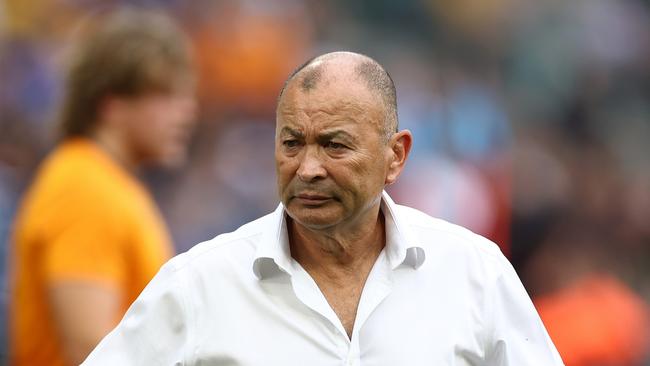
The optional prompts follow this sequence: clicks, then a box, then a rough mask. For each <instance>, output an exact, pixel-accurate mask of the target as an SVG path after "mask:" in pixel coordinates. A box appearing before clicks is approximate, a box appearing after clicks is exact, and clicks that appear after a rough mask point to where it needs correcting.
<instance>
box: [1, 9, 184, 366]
mask: <svg viewBox="0 0 650 366" xmlns="http://www.w3.org/2000/svg"><path fill="white" fill-rule="evenodd" d="M92 27H93V28H92V30H90V31H89V33H87V34H86V33H84V34H85V35H86V36H85V38H84V39H83V41H81V42H80V44H79V47H78V49H76V52H75V53H74V54H73V56H72V63H71V67H70V70H69V73H68V75H67V84H66V94H65V99H64V103H63V108H62V116H61V130H62V135H63V138H62V140H61V142H60V143H59V144H58V146H57V147H56V148H55V149H54V150H53V151H52V152H51V153H50V154H49V156H48V157H47V158H46V159H45V161H44V162H43V164H42V166H41V167H40V168H39V170H38V172H37V174H36V178H35V180H34V182H33V184H32V185H31V187H30V188H29V190H28V191H27V193H26V196H25V198H24V200H23V202H22V205H21V207H20V211H19V214H18V217H17V222H16V226H15V236H14V244H15V248H14V249H13V251H12V252H13V259H12V261H11V263H12V265H13V268H12V269H13V271H12V274H11V279H12V284H11V296H12V298H11V304H10V319H11V326H10V343H11V345H10V357H11V364H12V365H17V366H21V365H54V366H59V365H78V364H79V363H81V362H82V361H83V360H84V359H85V358H86V356H87V355H88V353H90V351H92V349H93V348H94V347H95V346H96V345H97V343H98V342H99V341H100V340H101V339H102V338H103V337H104V336H105V335H106V334H107V333H108V332H109V331H110V330H111V329H112V328H113V327H115V325H116V324H117V323H118V322H119V319H120V318H121V317H122V315H123V314H124V312H125V311H126V309H127V308H128V307H129V305H130V304H131V303H132V302H133V301H134V300H135V299H136V298H137V296H138V294H139V293H140V292H141V290H142V289H143V288H144V287H145V286H146V284H147V283H148V282H149V281H150V280H151V278H152V277H153V276H154V275H155V274H156V272H157V271H158V270H159V269H160V266H161V265H162V264H163V263H164V262H165V261H166V260H168V259H169V258H170V257H171V254H172V246H171V243H170V240H169V235H168V233H167V230H166V228H165V226H164V223H163V220H162V218H161V216H160V214H159V212H158V209H157V208H156V206H155V203H154V201H153V199H152V197H151V196H150V194H149V193H148V192H147V190H146V188H145V186H144V185H143V184H142V183H141V182H140V181H139V180H138V178H137V177H136V176H135V174H136V171H137V169H138V168H140V167H142V166H144V165H148V164H163V165H168V166H173V165H176V164H179V163H181V162H182V161H183V160H184V158H185V150H186V145H187V142H188V137H189V133H190V129H191V127H192V125H193V123H194V122H193V118H194V111H195V101H194V96H193V88H194V86H193V85H194V75H193V68H192V66H191V57H190V50H189V43H188V41H187V40H186V38H185V36H184V35H183V34H182V33H181V32H180V30H179V29H178V28H177V27H176V26H175V25H174V24H173V23H172V22H171V21H170V20H169V19H168V18H166V17H165V16H164V15H162V14H157V13H146V12H143V11H138V10H133V9H125V10H120V11H116V12H114V13H111V14H108V15H106V16H105V18H103V19H102V20H96V21H95V22H94V23H93V25H92Z"/></svg>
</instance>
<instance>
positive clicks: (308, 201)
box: [295, 193, 332, 206]
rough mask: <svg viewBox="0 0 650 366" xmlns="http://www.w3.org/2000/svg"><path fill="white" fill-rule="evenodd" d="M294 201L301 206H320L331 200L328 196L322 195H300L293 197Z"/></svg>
mask: <svg viewBox="0 0 650 366" xmlns="http://www.w3.org/2000/svg"><path fill="white" fill-rule="evenodd" d="M295 199H297V200H298V202H300V203H302V204H303V205H307V206H317V205H321V204H323V203H325V202H327V201H329V200H331V199H332V197H330V196H325V195H322V194H312V193H301V194H297V195H296V196H295Z"/></svg>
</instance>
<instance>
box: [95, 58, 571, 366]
mask: <svg viewBox="0 0 650 366" xmlns="http://www.w3.org/2000/svg"><path fill="white" fill-rule="evenodd" d="M396 105H397V104H396V93H395V86H394V84H393V82H392V79H391V78H390V76H389V75H388V73H387V72H386V71H385V70H384V68H383V67H382V66H381V65H379V64H378V63H377V62H376V61H374V60H372V59H370V58H368V57H366V56H363V55H360V54H355V53H350V52H335V53H330V54H326V55H323V56H319V57H317V58H315V59H312V60H310V61H308V62H307V63H305V64H304V65H303V66H301V67H300V68H298V70H297V71H296V72H294V73H293V74H292V75H291V76H290V77H289V78H288V80H287V81H286V83H285V87H284V88H283V90H282V91H281V92H280V97H279V100H278V106H277V112H276V136H275V161H276V172H277V178H278V179H277V183H278V192H279V195H280V197H281V204H279V205H278V207H277V209H276V210H275V212H273V213H271V214H269V215H267V216H265V217H262V218H260V219H258V220H256V221H253V222H250V223H248V224H246V225H244V226H242V227H240V228H239V229H238V230H236V231H235V232H232V233H229V234H224V235H220V236H218V237H216V238H215V239H213V240H210V241H207V242H204V243H202V244H199V245H197V246H195V247H194V248H192V249H191V250H190V251H189V252H186V253H184V254H181V255H179V256H178V257H176V258H174V259H172V260H171V261H170V262H168V263H167V264H166V265H165V266H164V267H163V269H161V271H160V272H159V273H158V274H157V275H156V277H155V278H154V279H153V280H152V281H151V283H150V284H149V285H148V286H147V288H145V290H144V291H143V292H142V294H141V295H140V297H139V298H138V300H136V301H135V303H134V304H133V306H132V307H131V308H130V310H129V311H128V312H127V314H126V315H125V317H124V318H123V320H122V322H121V323H120V324H119V325H118V326H117V327H116V328H115V329H114V330H113V331H112V332H111V333H109V335H108V336H107V337H106V338H105V339H104V340H103V341H102V342H101V343H100V344H99V345H98V346H97V348H96V349H95V350H94V351H93V352H92V353H91V354H90V356H89V357H88V359H87V360H86V361H85V362H84V365H146V364H159V365H172V364H183V365H199V364H201V365H202V364H210V365H334V364H345V365H360V364H363V365H371V364H372V365H377V364H382V365H424V364H427V365H452V364H453V365H495V366H496V365H540V366H541V365H544V366H550V365H562V361H561V359H560V358H559V356H558V354H557V352H556V351H555V348H554V346H553V344H552V343H551V340H550V339H549V337H548V335H547V333H546V331H545V329H544V327H543V325H542V323H541V321H540V319H539V317H538V315H537V313H536V311H535V309H534V307H533V304H532V302H531V300H530V299H529V298H528V295H527V294H526V291H525V289H524V288H523V286H522V285H521V283H520V281H519V279H518V277H517V275H516V273H515V271H514V270H513V268H512V266H510V264H509V263H508V261H507V260H506V259H505V257H504V256H503V254H502V253H501V252H500V251H499V248H498V247H497V246H496V245H495V244H494V243H492V242H490V241H489V240H487V239H485V238H483V237H481V236H479V235H476V234H474V233H472V232H470V231H469V230H466V229H463V228H461V227H459V226H455V225H452V224H449V223H447V222H444V221H442V220H438V219H434V218H431V217H430V216H428V215H425V214H423V213H421V212H419V211H417V210H415V209H412V208H409V207H406V206H400V205H397V204H395V203H394V202H393V201H392V199H391V198H390V197H389V195H388V194H387V193H386V192H385V191H384V188H385V187H386V186H387V185H390V184H392V183H394V182H395V181H396V180H397V178H398V176H399V175H400V173H401V172H402V170H403V168H404V165H405V163H406V160H407V158H408V155H409V151H410V148H411V144H412V136H411V133H410V132H409V131H408V130H401V131H400V130H399V129H398V124H397V107H396ZM242 143H246V141H242Z"/></svg>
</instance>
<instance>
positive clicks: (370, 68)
mask: <svg viewBox="0 0 650 366" xmlns="http://www.w3.org/2000/svg"><path fill="white" fill-rule="evenodd" d="M332 78H336V79H342V80H355V81H357V82H359V83H362V84H363V85H365V87H366V89H368V91H370V92H371V93H372V94H373V96H374V97H376V98H377V100H378V101H380V103H381V105H382V107H383V110H384V121H383V126H382V129H383V132H384V136H385V140H386V141H388V139H389V138H390V136H392V134H393V133H395V132H396V131H397V125H398V122H397V97H396V91H395V84H394V83H393V80H392V78H391V77H390V75H389V74H388V72H387V71H386V70H385V69H384V68H383V67H382V66H381V65H380V64H379V63H378V62H377V61H375V60H373V59H372V58H370V57H368V56H365V55H362V54H358V53H353V52H331V53H327V54H324V55H321V56H318V57H315V58H312V59H310V60H308V61H307V62H305V63H304V64H302V65H301V66H300V67H298V68H297V69H296V70H295V71H294V72H293V73H291V75H289V77H288V78H287V80H286V82H285V83H284V86H283V88H282V90H281V91H280V96H279V98H278V105H279V103H280V101H281V99H282V96H283V94H284V92H285V90H286V89H287V87H288V86H289V85H290V84H292V83H294V82H295V83H299V84H298V85H299V87H300V89H301V90H302V91H303V92H305V93H308V92H310V91H312V90H314V89H316V88H318V87H319V85H321V84H323V83H325V84H326V83H328V82H330V81H331V79H332Z"/></svg>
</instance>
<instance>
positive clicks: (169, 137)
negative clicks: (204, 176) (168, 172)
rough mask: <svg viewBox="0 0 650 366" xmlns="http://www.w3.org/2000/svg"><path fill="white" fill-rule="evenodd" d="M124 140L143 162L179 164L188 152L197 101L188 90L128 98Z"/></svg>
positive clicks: (166, 164)
mask: <svg viewBox="0 0 650 366" xmlns="http://www.w3.org/2000/svg"><path fill="white" fill-rule="evenodd" d="M127 105H128V107H127V108H128V114H127V118H126V119H127V120H126V121H125V123H124V124H123V126H124V129H125V136H124V138H125V140H126V141H127V142H128V145H129V148H130V151H131V153H132V155H133V156H134V157H135V159H136V160H137V161H139V162H140V163H142V164H159V165H163V166H177V165H179V164H181V163H183V162H184V161H185V159H186V155H187V145H188V142H189V139H190V137H191V134H192V130H193V127H194V124H195V114H196V100H195V98H194V95H193V94H192V93H191V92H190V91H189V90H188V91H182V92H181V91H179V92H174V93H151V94H145V95H142V96H140V97H137V98H135V99H131V100H128V101H127Z"/></svg>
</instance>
